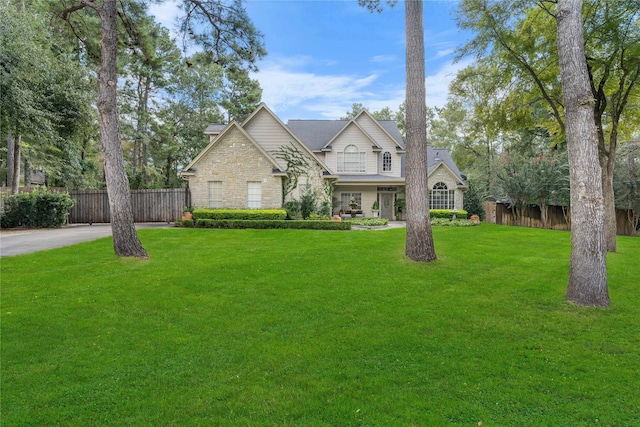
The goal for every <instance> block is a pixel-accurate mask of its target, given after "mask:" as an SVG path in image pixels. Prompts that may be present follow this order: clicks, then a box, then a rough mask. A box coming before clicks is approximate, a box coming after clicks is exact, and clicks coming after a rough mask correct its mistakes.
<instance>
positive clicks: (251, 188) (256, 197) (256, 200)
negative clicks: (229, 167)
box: [247, 181, 262, 209]
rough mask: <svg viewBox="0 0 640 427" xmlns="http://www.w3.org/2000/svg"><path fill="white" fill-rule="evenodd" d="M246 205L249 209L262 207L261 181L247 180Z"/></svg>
mask: <svg viewBox="0 0 640 427" xmlns="http://www.w3.org/2000/svg"><path fill="white" fill-rule="evenodd" d="M247 207H248V208H249V209H260V208H261V207H262V183H261V182H254V181H249V182H247Z"/></svg>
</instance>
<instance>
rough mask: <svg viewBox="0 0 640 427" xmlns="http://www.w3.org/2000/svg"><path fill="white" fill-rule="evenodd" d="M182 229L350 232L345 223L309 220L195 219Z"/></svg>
mask: <svg viewBox="0 0 640 427" xmlns="http://www.w3.org/2000/svg"><path fill="white" fill-rule="evenodd" d="M180 224H181V225H182V226H184V227H192V226H195V227H196V228H225V229H244V228H256V229H307V230H350V229H351V224H350V223H349V222H347V221H340V222H339V221H309V220H292V221H285V220H265V221H262V220H235V219H223V220H212V219H197V220H195V221H189V220H187V221H181V222H180Z"/></svg>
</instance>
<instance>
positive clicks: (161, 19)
mask: <svg viewBox="0 0 640 427" xmlns="http://www.w3.org/2000/svg"><path fill="white" fill-rule="evenodd" d="M149 14H150V15H153V16H155V17H156V21H157V22H158V23H160V24H161V25H163V26H164V27H166V28H168V29H169V30H170V31H171V34H172V36H175V34H174V31H175V27H176V20H177V18H178V16H179V15H180V7H179V6H178V0H167V1H163V2H162V3H151V4H150V5H149Z"/></svg>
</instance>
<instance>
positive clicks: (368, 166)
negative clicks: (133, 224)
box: [181, 104, 467, 219]
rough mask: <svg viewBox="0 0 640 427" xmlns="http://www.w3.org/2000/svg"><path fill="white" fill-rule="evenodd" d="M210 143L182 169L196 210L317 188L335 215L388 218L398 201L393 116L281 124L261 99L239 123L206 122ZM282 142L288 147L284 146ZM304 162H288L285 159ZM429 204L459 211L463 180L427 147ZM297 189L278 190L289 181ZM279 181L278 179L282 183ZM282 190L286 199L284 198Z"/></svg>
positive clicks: (400, 165) (399, 169)
mask: <svg viewBox="0 0 640 427" xmlns="http://www.w3.org/2000/svg"><path fill="white" fill-rule="evenodd" d="M205 133H207V134H209V135H210V143H209V145H208V146H207V147H206V148H205V149H204V150H203V151H202V152H201V153H200V154H199V155H198V156H197V157H196V158H195V159H194V160H193V161H192V162H191V163H190V164H189V165H188V166H187V167H186V168H185V169H184V171H183V172H182V173H181V175H182V176H183V177H185V178H186V179H188V180H189V187H190V189H191V197H192V205H193V206H195V207H212V208H215V207H225V208H278V207H281V206H282V204H283V202H284V201H286V200H289V199H298V198H299V197H300V195H301V194H302V192H303V191H309V190H312V191H315V192H316V194H317V195H318V197H319V199H320V200H323V199H324V200H327V201H328V202H330V203H331V204H332V209H333V213H334V214H337V213H339V211H340V210H348V209H350V206H349V204H350V202H351V201H352V200H355V201H356V203H357V208H356V209H361V210H362V211H363V213H364V215H365V216H372V208H373V205H374V202H375V201H377V202H378V205H379V213H380V216H381V217H383V218H388V219H394V215H395V210H394V209H395V205H396V201H397V200H398V199H402V198H404V184H405V178H404V176H405V175H404V158H405V149H404V141H403V138H402V135H401V134H400V132H399V131H398V127H397V125H396V123H395V122H394V121H392V120H376V119H375V118H374V117H373V116H372V115H371V114H370V113H369V112H367V111H366V110H363V111H362V112H361V113H360V114H358V115H357V116H356V117H355V118H353V119H351V120H290V121H289V122H288V123H287V124H286V125H285V124H284V123H283V122H282V121H281V120H280V119H279V118H278V117H277V116H276V115H275V114H274V113H273V112H272V111H271V110H270V109H269V108H268V107H267V106H266V105H264V104H261V105H260V106H259V107H258V108H257V109H256V111H254V112H253V113H252V114H251V116H249V117H248V118H247V119H246V120H245V121H244V123H242V124H239V123H236V122H232V123H230V124H228V125H226V126H224V125H211V126H209V127H208V128H207V130H206V132H205ZM283 147H286V150H283ZM285 152H288V153H289V154H291V153H293V154H295V155H294V156H293V157H295V158H299V159H303V160H302V162H300V161H299V162H298V163H297V164H295V163H291V160H290V158H291V156H286V155H285V154H284V153H285ZM428 159H429V165H428V178H429V185H430V187H431V190H430V199H431V205H432V206H431V207H432V208H439V209H462V204H463V191H464V190H466V188H467V186H466V183H465V181H464V179H463V177H462V175H461V174H460V171H459V170H458V168H457V167H456V165H455V163H454V162H453V160H452V159H451V156H450V155H449V153H448V152H447V151H446V150H440V149H431V148H429V151H428ZM294 165H297V169H299V167H300V165H304V168H305V172H304V173H303V174H299V173H296V176H295V178H296V179H297V181H298V182H297V184H298V185H297V187H296V188H295V189H293V190H292V191H291V192H289V193H287V194H284V193H285V192H286V191H288V190H285V189H286V188H288V187H287V186H286V185H283V183H287V181H288V180H291V179H293V178H294V177H293V176H292V175H293V174H294V172H293V171H294ZM283 180H284V181H283ZM283 195H284V196H283Z"/></svg>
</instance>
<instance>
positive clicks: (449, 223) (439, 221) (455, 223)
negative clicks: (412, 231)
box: [431, 218, 478, 227]
mask: <svg viewBox="0 0 640 427" xmlns="http://www.w3.org/2000/svg"><path fill="white" fill-rule="evenodd" d="M475 225H478V224H474V223H473V222H471V220H468V219H456V220H451V219H446V218H434V219H432V220H431V226H433V227H440V226H444V227H473V226H475Z"/></svg>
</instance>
